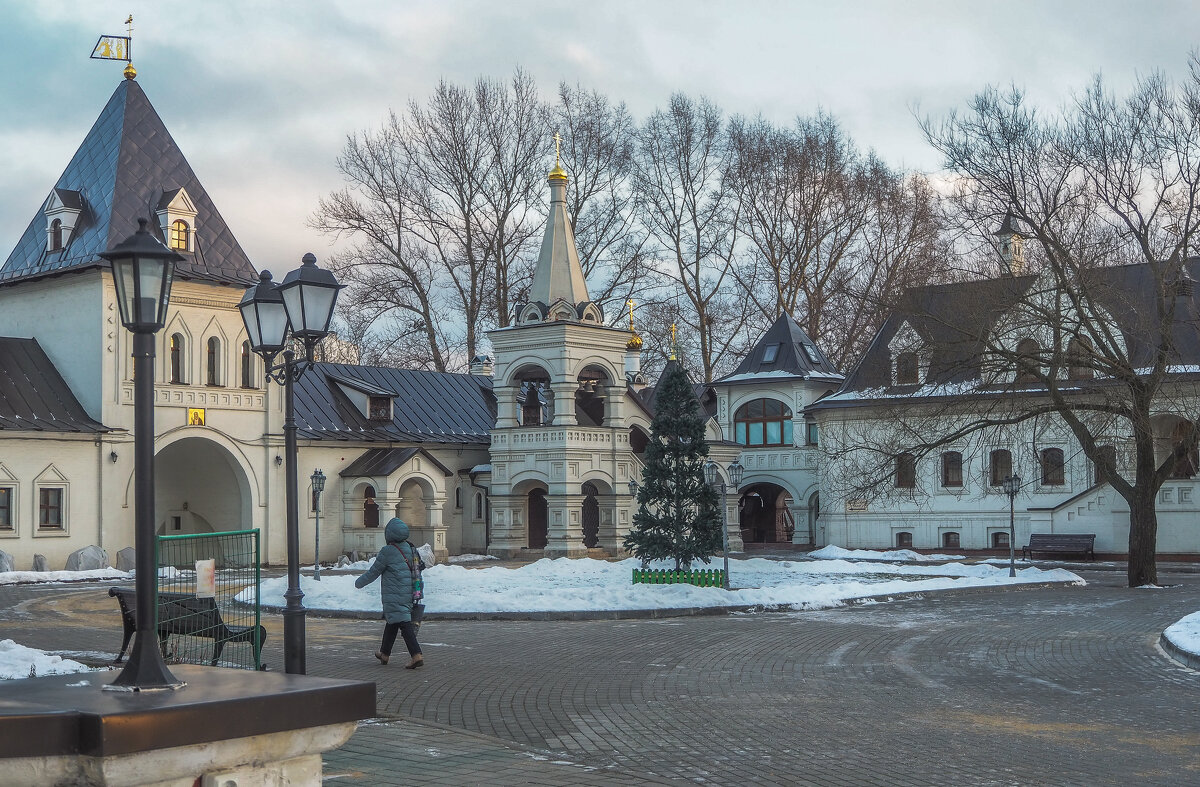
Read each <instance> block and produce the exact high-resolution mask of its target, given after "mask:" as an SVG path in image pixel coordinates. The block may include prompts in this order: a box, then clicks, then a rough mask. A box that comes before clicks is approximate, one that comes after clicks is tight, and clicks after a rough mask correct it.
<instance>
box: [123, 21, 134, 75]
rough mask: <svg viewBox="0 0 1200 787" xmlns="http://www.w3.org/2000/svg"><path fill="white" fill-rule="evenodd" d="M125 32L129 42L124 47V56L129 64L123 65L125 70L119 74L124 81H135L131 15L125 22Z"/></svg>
mask: <svg viewBox="0 0 1200 787" xmlns="http://www.w3.org/2000/svg"><path fill="white" fill-rule="evenodd" d="M125 31H126V35H128V36H129V42H128V43H127V44H126V45H125V56H126V57H128V58H129V62H128V63H126V64H125V70H124V71H122V72H121V73H122V74H124V75H125V78H126V79H136V78H137V69H136V68H134V67H133V14H130V15H129V17H128V18H127V19H126V20H125Z"/></svg>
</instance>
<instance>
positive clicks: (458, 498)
mask: <svg viewBox="0 0 1200 787" xmlns="http://www.w3.org/2000/svg"><path fill="white" fill-rule="evenodd" d="M454 507H455V508H462V487H461V486H456V487H454Z"/></svg>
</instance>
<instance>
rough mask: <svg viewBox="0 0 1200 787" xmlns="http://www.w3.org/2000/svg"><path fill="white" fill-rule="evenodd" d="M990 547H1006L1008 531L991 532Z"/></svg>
mask: <svg viewBox="0 0 1200 787" xmlns="http://www.w3.org/2000/svg"><path fill="white" fill-rule="evenodd" d="M992 549H1008V533H1005V532H1004V531H1001V530H997V531H996V532H995V533H992Z"/></svg>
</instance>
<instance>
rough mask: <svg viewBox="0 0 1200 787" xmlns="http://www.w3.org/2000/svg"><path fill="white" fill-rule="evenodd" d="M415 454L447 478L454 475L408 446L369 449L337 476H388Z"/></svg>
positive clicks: (424, 453) (420, 451) (423, 451)
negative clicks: (427, 461) (423, 458)
mask: <svg viewBox="0 0 1200 787" xmlns="http://www.w3.org/2000/svg"><path fill="white" fill-rule="evenodd" d="M417 454H420V455H421V456H423V457H425V458H426V459H428V460H429V462H430V463H431V464H433V465H434V466H435V467H437V468H438V469H439V470H441V471H442V474H443V475H444V476H446V477H447V478H449V477H450V476H452V475H454V473H453V471H451V470H450V468H448V467H446V466H445V465H444V464H442V463H441V462H439V461H438V460H437V459H436V458H435V457H434V456H433V455H432V454H431V453H429V452H428V451H426V450H425V449H424V448H421V447H419V446H409V447H407V448H369V449H367V450H366V451H365V452H364V453H363V455H362V456H360V457H359V458H357V459H355V460H354V461H353V462H351V463H350V466H349V467H347V468H346V469H345V470H343V471H342V472H341V473H339V474H338V475H340V476H342V478H364V477H368V478H369V477H375V476H389V475H391V474H392V473H394V472H396V469H397V468H399V467H401V466H402V465H403V464H404V463H405V462H407V461H408V460H409V459H412V458H413V457H414V456H416V455H417Z"/></svg>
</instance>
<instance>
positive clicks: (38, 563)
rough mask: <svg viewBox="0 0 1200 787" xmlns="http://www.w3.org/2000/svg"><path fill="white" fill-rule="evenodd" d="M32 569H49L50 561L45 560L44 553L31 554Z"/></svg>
mask: <svg viewBox="0 0 1200 787" xmlns="http://www.w3.org/2000/svg"><path fill="white" fill-rule="evenodd" d="M33 570H34V571H49V570H50V563H49V562H48V561H47V560H46V556H45V555H34V556H33Z"/></svg>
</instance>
